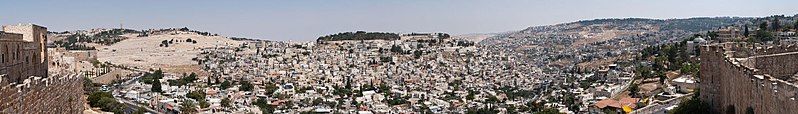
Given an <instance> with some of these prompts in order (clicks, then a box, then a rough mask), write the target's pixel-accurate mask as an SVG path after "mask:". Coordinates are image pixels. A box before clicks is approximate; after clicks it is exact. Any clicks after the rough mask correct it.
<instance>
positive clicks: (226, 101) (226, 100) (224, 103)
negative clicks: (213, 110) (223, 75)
mask: <svg viewBox="0 0 798 114" xmlns="http://www.w3.org/2000/svg"><path fill="white" fill-rule="evenodd" d="M230 102H231V101H230V98H224V99H222V107H230V106H232V105H231V104H230Z"/></svg>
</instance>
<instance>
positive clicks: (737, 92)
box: [699, 43, 798, 114]
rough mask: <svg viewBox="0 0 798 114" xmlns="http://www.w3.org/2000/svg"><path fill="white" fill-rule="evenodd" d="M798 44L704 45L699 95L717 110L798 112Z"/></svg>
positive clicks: (766, 113) (765, 113)
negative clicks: (797, 77)
mask: <svg viewBox="0 0 798 114" xmlns="http://www.w3.org/2000/svg"><path fill="white" fill-rule="evenodd" d="M796 47H798V46H794V45H775V46H763V45H751V44H746V43H720V44H711V45H706V46H701V55H700V57H701V72H700V73H701V74H700V77H701V78H700V79H701V83H700V84H699V88H700V90H701V95H700V98H701V100H702V101H705V102H707V103H709V104H710V105H712V108H713V110H714V111H716V112H723V113H725V112H735V113H738V114H742V113H745V112H746V111H747V110H749V109H750V110H753V111H754V112H756V113H763V114H773V113H776V114H779V113H790V112H798V101H795V100H796V98H798V85H796V84H794V83H792V82H789V81H786V80H785V79H789V78H790V77H791V76H792V75H794V74H795V73H796V72H798V70H796V69H797V68H798V62H795V61H798V60H797V59H798V48H796Z"/></svg>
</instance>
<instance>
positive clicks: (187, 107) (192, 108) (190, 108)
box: [180, 100, 197, 114]
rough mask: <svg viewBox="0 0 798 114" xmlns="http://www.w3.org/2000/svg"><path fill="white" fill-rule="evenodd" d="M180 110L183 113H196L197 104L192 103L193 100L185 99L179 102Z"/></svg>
mask: <svg viewBox="0 0 798 114" xmlns="http://www.w3.org/2000/svg"><path fill="white" fill-rule="evenodd" d="M180 106H181V107H180V112H181V113H185V114H194V113H197V105H196V104H194V101H191V100H185V101H183V103H180Z"/></svg>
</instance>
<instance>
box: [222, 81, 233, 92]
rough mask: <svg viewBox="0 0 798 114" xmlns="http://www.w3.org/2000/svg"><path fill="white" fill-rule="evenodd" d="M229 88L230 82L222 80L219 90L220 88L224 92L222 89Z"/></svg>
mask: <svg viewBox="0 0 798 114" xmlns="http://www.w3.org/2000/svg"><path fill="white" fill-rule="evenodd" d="M230 86H231V85H230V81H228V80H224V82H222V84H221V85H219V88H221V89H223V90H224V89H227V88H230Z"/></svg>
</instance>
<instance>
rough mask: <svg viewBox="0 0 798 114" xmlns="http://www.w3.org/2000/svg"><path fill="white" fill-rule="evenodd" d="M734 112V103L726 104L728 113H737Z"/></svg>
mask: <svg viewBox="0 0 798 114" xmlns="http://www.w3.org/2000/svg"><path fill="white" fill-rule="evenodd" d="M734 112H735V109H734V105H729V106H726V114H736V113H734Z"/></svg>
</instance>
